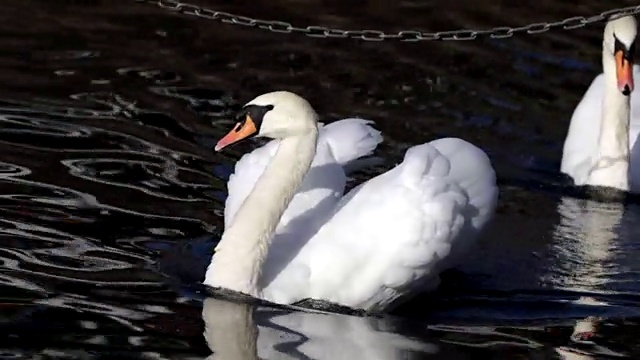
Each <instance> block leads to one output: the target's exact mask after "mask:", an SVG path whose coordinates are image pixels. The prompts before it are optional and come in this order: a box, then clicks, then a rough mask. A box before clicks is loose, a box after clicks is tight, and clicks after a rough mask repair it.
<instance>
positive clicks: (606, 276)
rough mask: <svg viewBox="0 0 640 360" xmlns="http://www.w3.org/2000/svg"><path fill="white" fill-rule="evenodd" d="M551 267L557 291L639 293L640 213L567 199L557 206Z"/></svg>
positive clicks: (549, 274) (550, 275)
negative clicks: (558, 220)
mask: <svg viewBox="0 0 640 360" xmlns="http://www.w3.org/2000/svg"><path fill="white" fill-rule="evenodd" d="M558 213H559V214H560V215H561V219H560V223H559V224H558V225H557V226H556V228H555V230H554V239H555V241H554V244H553V245H552V246H553V249H552V250H553V251H552V253H553V254H554V255H553V258H552V259H550V260H551V264H552V265H551V267H550V268H549V270H548V272H547V274H546V275H545V276H544V277H543V279H544V282H545V283H546V284H548V285H551V286H552V287H554V288H557V289H562V290H571V291H578V292H584V293H591V294H595V293H598V294H613V293H617V294H620V293H627V294H628V293H637V291H638V285H637V281H632V279H633V278H634V277H635V276H637V275H638V274H640V262H638V261H637V259H634V254H635V253H637V251H638V250H640V244H639V243H637V242H636V241H635V240H634V239H637V238H638V235H640V227H638V226H637V224H639V223H640V207H638V206H637V205H634V204H630V205H624V204H620V203H602V202H597V201H593V200H585V199H575V198H569V197H564V198H562V199H561V201H560V203H559V204H558Z"/></svg>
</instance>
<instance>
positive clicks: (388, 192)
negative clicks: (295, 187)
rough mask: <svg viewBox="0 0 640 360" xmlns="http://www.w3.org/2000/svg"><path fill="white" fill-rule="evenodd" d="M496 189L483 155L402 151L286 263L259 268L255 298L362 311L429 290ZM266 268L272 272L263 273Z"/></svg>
mask: <svg viewBox="0 0 640 360" xmlns="http://www.w3.org/2000/svg"><path fill="white" fill-rule="evenodd" d="M497 197H498V189H497V186H496V178H495V172H494V170H493V168H492V166H491V163H490V161H489V159H488V157H487V156H486V154H485V153H484V152H483V151H482V150H480V149H479V148H477V147H475V146H474V145H472V144H470V143H468V142H466V141H463V140H460V139H440V140H436V141H433V142H431V143H428V144H423V145H419V146H415V147H413V148H411V149H409V150H408V151H407V153H406V155H405V158H404V160H403V162H402V163H401V164H400V165H398V166H396V167H395V168H393V169H391V170H390V171H388V172H386V173H384V174H382V175H379V176H377V177H375V178H373V179H371V180H369V181H368V182H366V183H365V184H363V185H361V186H359V187H357V188H356V189H354V190H352V191H351V192H350V193H349V194H347V196H345V197H344V198H343V200H342V201H341V203H340V204H339V206H338V207H337V211H336V213H335V214H334V215H333V216H332V217H330V218H329V219H328V221H327V223H326V224H324V226H322V228H320V230H319V231H318V232H317V233H316V234H315V236H313V237H312V238H311V239H310V240H309V241H308V243H307V244H305V246H304V247H303V248H302V249H300V250H299V253H298V254H297V255H296V256H295V257H294V258H293V260H291V261H289V262H288V263H287V264H285V265H282V264H281V263H277V262H274V263H271V264H267V266H266V267H265V272H266V273H268V274H269V278H272V281H271V282H270V283H269V284H268V286H267V288H266V289H265V291H264V292H263V294H264V296H266V297H267V298H270V299H271V300H272V301H276V302H295V301H298V300H302V299H305V298H312V299H318V300H325V301H329V302H334V303H339V304H343V305H346V306H350V307H354V308H364V309H368V310H370V311H376V310H387V309H388V308H389V307H390V306H393V304H394V303H395V302H396V300H398V299H400V298H405V299H406V297H407V296H411V295H412V294H415V293H416V292H420V291H426V290H431V289H433V288H434V287H435V286H436V285H437V283H438V281H439V278H438V274H439V272H440V271H442V270H443V269H445V268H448V267H451V266H453V265H456V264H457V262H458V261H459V258H460V256H461V255H463V254H464V253H465V250H468V248H469V247H470V246H471V245H473V244H474V242H475V240H476V239H477V237H478V234H479V233H480V231H481V230H482V229H484V227H485V226H486V224H487V222H488V220H489V219H490V218H491V217H492V215H493V213H494V210H495V206H496V203H497ZM271 266H274V267H275V268H276V270H274V269H273V268H270V267H271Z"/></svg>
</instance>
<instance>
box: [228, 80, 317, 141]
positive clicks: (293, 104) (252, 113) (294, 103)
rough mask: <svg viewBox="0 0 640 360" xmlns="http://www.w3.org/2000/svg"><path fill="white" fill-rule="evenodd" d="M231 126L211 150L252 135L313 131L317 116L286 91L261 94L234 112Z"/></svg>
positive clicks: (277, 136) (279, 136) (278, 135)
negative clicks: (234, 123) (234, 122)
mask: <svg viewBox="0 0 640 360" xmlns="http://www.w3.org/2000/svg"><path fill="white" fill-rule="evenodd" d="M236 120H237V121H238V122H237V123H236V125H235V126H234V127H233V129H232V130H231V131H230V132H229V133H228V134H227V135H225V136H224V137H223V138H222V139H220V141H218V143H217V144H216V147H215V151H220V150H222V149H223V148H225V147H227V146H229V145H231V144H234V143H237V142H239V141H240V140H244V139H248V138H250V137H253V136H259V137H267V138H271V139H284V138H286V137H289V136H296V135H301V134H304V133H308V132H310V131H316V130H317V127H318V125H317V123H318V115H317V114H316V112H315V110H313V108H312V107H311V104H309V102H308V101H307V100H305V99H303V98H302V97H300V96H298V95H296V94H294V93H291V92H288V91H274V92H270V93H266V94H262V95H260V96H258V97H257V98H255V99H253V100H251V101H249V102H248V103H247V104H246V105H245V106H244V107H242V109H241V110H240V111H239V112H238V114H237V115H236Z"/></svg>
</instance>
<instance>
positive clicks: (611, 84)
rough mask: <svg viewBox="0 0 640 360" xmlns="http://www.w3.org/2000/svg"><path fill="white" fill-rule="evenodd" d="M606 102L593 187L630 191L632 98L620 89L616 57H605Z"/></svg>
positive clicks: (590, 181) (592, 167) (590, 183)
mask: <svg viewBox="0 0 640 360" xmlns="http://www.w3.org/2000/svg"><path fill="white" fill-rule="evenodd" d="M602 65H603V68H604V98H603V100H602V101H603V103H602V115H601V116H602V117H601V122H600V134H599V138H598V149H597V152H596V154H595V157H594V159H593V162H592V165H591V172H590V174H589V185H599V186H607V187H613V188H617V189H620V190H624V191H628V190H629V116H630V104H629V96H624V95H623V94H622V92H621V91H620V90H619V89H618V85H617V79H616V68H615V62H614V59H613V56H611V55H610V54H607V53H603V58H602Z"/></svg>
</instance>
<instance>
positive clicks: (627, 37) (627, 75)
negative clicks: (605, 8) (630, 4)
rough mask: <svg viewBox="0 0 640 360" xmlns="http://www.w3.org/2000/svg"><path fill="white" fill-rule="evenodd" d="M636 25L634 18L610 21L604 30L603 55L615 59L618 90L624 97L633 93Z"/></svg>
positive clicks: (625, 17) (620, 18)
mask: <svg viewBox="0 0 640 360" xmlns="http://www.w3.org/2000/svg"><path fill="white" fill-rule="evenodd" d="M637 32H638V24H637V23H636V18H635V17H634V16H623V17H619V18H617V19H614V20H611V21H609V22H608V23H607V26H606V27H605V29H604V40H603V51H604V55H603V56H607V55H611V56H612V57H613V58H614V59H615V64H616V77H617V78H618V88H619V89H620V91H621V92H622V93H623V94H624V95H629V94H631V92H632V91H633V55H634V54H633V53H634V51H635V41H636V34H637Z"/></svg>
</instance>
